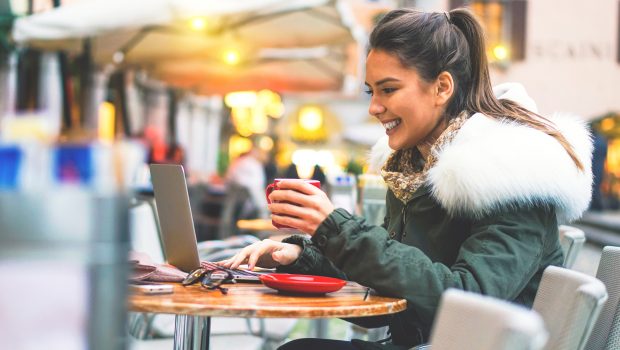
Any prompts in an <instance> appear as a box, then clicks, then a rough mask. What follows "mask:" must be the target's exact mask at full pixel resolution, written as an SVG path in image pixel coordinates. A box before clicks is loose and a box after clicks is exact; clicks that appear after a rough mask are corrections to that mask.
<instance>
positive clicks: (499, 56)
mask: <svg viewBox="0 0 620 350" xmlns="http://www.w3.org/2000/svg"><path fill="white" fill-rule="evenodd" d="M493 56H495V59H496V60H498V61H504V60H505V59H507V58H508V49H507V48H506V46H504V45H502V44H498V45H496V46H495V47H494V48H493Z"/></svg>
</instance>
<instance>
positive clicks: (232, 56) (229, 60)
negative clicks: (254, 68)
mask: <svg viewBox="0 0 620 350" xmlns="http://www.w3.org/2000/svg"><path fill="white" fill-rule="evenodd" d="M223 58H224V62H226V64H229V65H231V66H234V65H236V64H238V63H239V62H240V61H241V55H240V54H239V52H238V51H235V50H227V51H225V52H224V56H223Z"/></svg>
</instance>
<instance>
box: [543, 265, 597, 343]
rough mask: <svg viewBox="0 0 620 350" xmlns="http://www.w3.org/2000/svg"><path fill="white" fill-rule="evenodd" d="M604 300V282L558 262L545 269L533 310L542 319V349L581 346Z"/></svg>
mask: <svg viewBox="0 0 620 350" xmlns="http://www.w3.org/2000/svg"><path fill="white" fill-rule="evenodd" d="M606 300H607V291H606V289H605V285H604V284H603V282H601V281H599V280H598V279H596V278H594V277H592V276H588V275H586V274H584V273H581V272H577V271H573V270H569V269H566V268H562V267H557V266H549V267H547V268H546V269H545V271H544V273H543V276H542V280H541V281H540V286H539V287H538V292H537V293H536V297H535V298H534V305H533V307H532V309H533V310H535V311H537V312H538V313H539V314H540V315H541V316H542V318H543V319H544V320H545V327H546V328H547V331H548V332H549V341H548V343H547V345H546V347H545V349H550V350H580V349H583V348H584V346H585V343H586V340H587V339H588V336H589V334H590V333H591V331H592V327H593V326H594V323H595V322H596V320H597V317H598V315H599V313H600V311H601V309H602V307H603V304H604V303H605V301H606Z"/></svg>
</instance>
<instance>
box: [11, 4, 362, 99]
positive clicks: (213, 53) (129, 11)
mask: <svg viewBox="0 0 620 350" xmlns="http://www.w3.org/2000/svg"><path fill="white" fill-rule="evenodd" d="M196 19H198V20H200V21H203V22H201V23H202V24H204V28H202V29H198V28H200V26H198V27H194V29H192V27H191V25H190V23H191V21H192V20H196ZM13 38H14V40H15V41H16V42H17V43H19V44H23V45H27V46H31V47H36V48H41V49H53V50H66V51H70V52H79V51H80V50H82V47H83V44H84V42H85V40H86V39H89V43H90V47H91V52H92V55H93V59H94V61H95V62H96V63H97V64H108V63H116V64H119V65H122V66H126V67H132V66H136V67H142V68H146V69H147V70H149V72H151V73H152V74H153V75H154V76H155V77H157V78H160V79H162V80H164V81H169V82H171V83H173V84H175V85H179V86H183V87H193V88H194V89H195V90H198V91H205V92H226V91H229V90H231V89H232V90H239V89H243V88H248V89H254V88H273V89H274V90H280V91H287V90H292V91H305V90H309V91H313V90H325V89H326V90H339V89H342V87H343V82H344V81H345V80H347V79H348V80H349V81H350V80H351V79H354V80H356V79H359V78H358V77H359V76H360V74H361V72H360V71H361V62H362V61H361V58H360V55H361V54H362V53H361V51H360V46H359V45H360V42H361V45H364V41H365V33H364V30H363V29H361V28H360V27H359V26H357V25H356V22H355V20H354V17H353V16H352V15H351V14H350V12H349V11H348V9H347V6H346V5H345V4H344V2H341V1H336V0H287V1H281V0H244V1H221V0H129V1H127V0H91V1H81V2H77V3H74V4H70V5H66V6H62V7H60V8H58V9H55V10H51V11H48V12H44V13H40V14H35V15H32V16H29V17H25V18H20V19H18V20H17V21H16V22H15V24H14V28H13ZM230 49H234V50H236V51H237V52H238V53H239V55H240V59H241V60H240V62H239V64H237V65H235V66H231V65H226V64H224V63H223V62H222V59H221V57H222V55H223V54H224V51H225V50H230ZM349 85H359V84H358V82H354V83H352V84H349Z"/></svg>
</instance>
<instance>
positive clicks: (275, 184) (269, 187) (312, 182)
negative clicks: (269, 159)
mask: <svg viewBox="0 0 620 350" xmlns="http://www.w3.org/2000/svg"><path fill="white" fill-rule="evenodd" d="M282 180H299V179H274V180H273V183H270V184H269V185H267V188H266V189H265V196H266V197H267V203H269V204H271V200H270V199H269V195H270V194H271V192H273V191H275V190H279V189H280V188H278V183H279V182H280V181H282ZM301 181H303V182H305V183H309V184H310V185H312V186H314V187H316V188H318V189H321V181H319V180H310V179H301ZM276 203H277V202H276ZM271 224H272V225H273V226H275V227H276V228H277V229H279V230H282V229H295V228H294V227H290V226H286V225H281V224H278V223H275V222H273V220H271Z"/></svg>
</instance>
